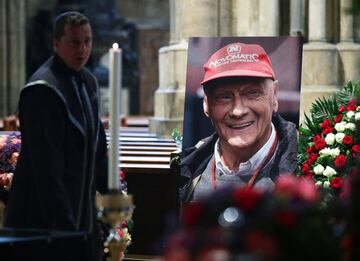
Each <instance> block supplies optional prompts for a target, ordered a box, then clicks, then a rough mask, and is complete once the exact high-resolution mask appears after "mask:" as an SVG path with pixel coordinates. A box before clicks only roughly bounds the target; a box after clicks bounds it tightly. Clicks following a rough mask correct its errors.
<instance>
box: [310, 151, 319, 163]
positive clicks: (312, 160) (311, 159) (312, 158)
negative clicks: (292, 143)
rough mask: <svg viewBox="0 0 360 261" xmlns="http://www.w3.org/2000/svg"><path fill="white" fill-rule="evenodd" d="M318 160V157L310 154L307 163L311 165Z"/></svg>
mask: <svg viewBox="0 0 360 261" xmlns="http://www.w3.org/2000/svg"><path fill="white" fill-rule="evenodd" d="M317 158H318V155H317V154H315V153H310V154H309V156H308V163H309V164H313V163H314V162H315V161H316V160H317Z"/></svg>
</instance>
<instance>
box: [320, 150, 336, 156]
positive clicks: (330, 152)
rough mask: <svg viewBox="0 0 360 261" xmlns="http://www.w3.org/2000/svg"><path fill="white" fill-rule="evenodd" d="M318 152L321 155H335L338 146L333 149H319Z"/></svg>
mask: <svg viewBox="0 0 360 261" xmlns="http://www.w3.org/2000/svg"><path fill="white" fill-rule="evenodd" d="M319 154H320V155H321V156H331V157H336V156H338V155H339V154H340V149H339V148H335V149H330V148H325V149H322V150H320V151H319Z"/></svg>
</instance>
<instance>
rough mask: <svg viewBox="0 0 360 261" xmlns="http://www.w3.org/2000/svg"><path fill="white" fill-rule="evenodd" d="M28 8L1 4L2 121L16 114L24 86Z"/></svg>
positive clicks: (16, 2) (18, 1) (5, 0)
mask: <svg viewBox="0 0 360 261" xmlns="http://www.w3.org/2000/svg"><path fill="white" fill-rule="evenodd" d="M25 5H26V1H22V0H0V50H1V51H0V117H3V116H6V115H9V114H13V113H14V112H15V111H16V107H17V102H18V95H19V91H20V89H21V88H22V87H23V86H24V83H25V17H26V16H25Z"/></svg>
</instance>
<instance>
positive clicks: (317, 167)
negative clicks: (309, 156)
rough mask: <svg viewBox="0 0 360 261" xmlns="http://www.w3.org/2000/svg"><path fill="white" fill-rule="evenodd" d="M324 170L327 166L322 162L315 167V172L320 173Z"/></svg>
mask: <svg viewBox="0 0 360 261" xmlns="http://www.w3.org/2000/svg"><path fill="white" fill-rule="evenodd" d="M324 170H325V168H324V166H323V165H321V164H319V165H316V166H315V167H314V172H315V174H318V175H320V174H322V173H323V171H324Z"/></svg>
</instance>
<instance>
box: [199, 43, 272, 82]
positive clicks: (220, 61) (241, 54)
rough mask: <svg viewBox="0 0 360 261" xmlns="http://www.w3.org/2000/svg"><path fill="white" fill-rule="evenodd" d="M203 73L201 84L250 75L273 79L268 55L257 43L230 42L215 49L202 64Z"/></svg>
mask: <svg viewBox="0 0 360 261" xmlns="http://www.w3.org/2000/svg"><path fill="white" fill-rule="evenodd" d="M204 69H205V75H204V79H203V81H202V82H201V84H202V85H203V84H205V83H207V82H209V81H211V80H215V79H219V78H224V77H233V76H250V77H264V78H271V79H273V80H275V74H274V71H273V69H272V65H271V61H270V58H269V56H268V55H267V54H266V52H265V50H264V48H262V47H261V46H260V45H258V44H244V43H231V44H228V45H226V46H224V47H222V48H221V49H219V50H217V51H216V52H215V53H214V54H213V55H212V56H211V57H210V59H209V60H208V61H207V63H206V64H204Z"/></svg>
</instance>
